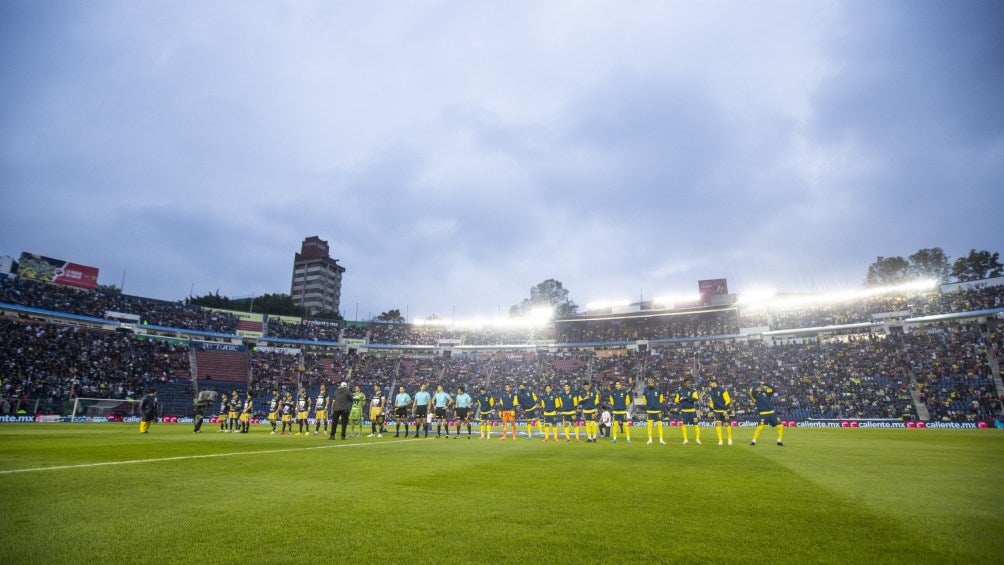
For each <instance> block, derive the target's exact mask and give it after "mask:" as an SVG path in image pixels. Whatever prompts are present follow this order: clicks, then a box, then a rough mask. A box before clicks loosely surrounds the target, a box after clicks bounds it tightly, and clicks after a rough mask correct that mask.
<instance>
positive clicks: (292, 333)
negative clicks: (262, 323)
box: [266, 316, 342, 342]
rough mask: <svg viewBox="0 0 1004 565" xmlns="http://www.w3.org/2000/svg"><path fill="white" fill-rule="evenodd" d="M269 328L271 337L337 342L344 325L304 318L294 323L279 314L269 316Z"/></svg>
mask: <svg viewBox="0 0 1004 565" xmlns="http://www.w3.org/2000/svg"><path fill="white" fill-rule="evenodd" d="M267 328H268V329H267V332H266V333H267V335H269V336H271V337H282V338H287V339H303V340H308V341H325V342H337V341H338V340H339V337H340V335H341V331H342V325H341V324H340V323H338V322H332V321H328V320H308V319H304V320H301V321H300V322H299V323H293V322H287V321H286V320H283V319H282V318H280V317H278V316H269V317H268V326H267Z"/></svg>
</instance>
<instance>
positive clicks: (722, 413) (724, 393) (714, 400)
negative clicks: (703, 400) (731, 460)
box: [708, 379, 732, 445]
mask: <svg viewBox="0 0 1004 565" xmlns="http://www.w3.org/2000/svg"><path fill="white" fill-rule="evenodd" d="M708 384H709V385H711V388H709V389H708V401H709V404H710V407H711V414H712V415H713V416H714V418H715V433H716V434H718V445H722V427H724V428H726V429H727V430H728V433H729V445H732V419H731V417H730V414H729V408H731V407H732V395H730V394H729V391H728V389H727V388H725V387H721V386H718V379H711V381H710V382H709V383H708Z"/></svg>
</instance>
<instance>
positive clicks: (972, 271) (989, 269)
mask: <svg viewBox="0 0 1004 565" xmlns="http://www.w3.org/2000/svg"><path fill="white" fill-rule="evenodd" d="M1002 274H1004V266H1002V265H1001V262H1000V253H997V252H994V253H990V252H989V251H977V250H975V249H970V250H969V255H966V256H965V257H959V258H958V259H956V260H955V263H952V276H953V277H955V278H956V279H958V281H959V282H966V281H978V280H981V279H989V278H993V277H999V276H1001V275H1002Z"/></svg>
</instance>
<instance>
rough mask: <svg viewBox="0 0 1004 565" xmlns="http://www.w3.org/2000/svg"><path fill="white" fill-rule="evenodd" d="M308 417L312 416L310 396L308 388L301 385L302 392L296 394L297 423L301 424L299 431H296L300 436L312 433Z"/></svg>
mask: <svg viewBox="0 0 1004 565" xmlns="http://www.w3.org/2000/svg"><path fill="white" fill-rule="evenodd" d="M308 418H310V397H309V396H307V389H306V388H305V387H302V386H301V387H300V394H298V395H297V396H296V424H297V425H298V426H299V431H298V432H296V435H298V436H300V435H307V434H309V433H310V422H308V421H307V419H308Z"/></svg>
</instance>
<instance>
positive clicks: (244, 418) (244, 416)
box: [240, 412, 251, 422]
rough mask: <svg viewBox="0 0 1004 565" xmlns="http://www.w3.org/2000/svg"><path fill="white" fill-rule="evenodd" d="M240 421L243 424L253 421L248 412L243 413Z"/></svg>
mask: <svg viewBox="0 0 1004 565" xmlns="http://www.w3.org/2000/svg"><path fill="white" fill-rule="evenodd" d="M240 421H241V422H250V421H251V414H248V413H247V412H244V413H242V414H241V419H240Z"/></svg>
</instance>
